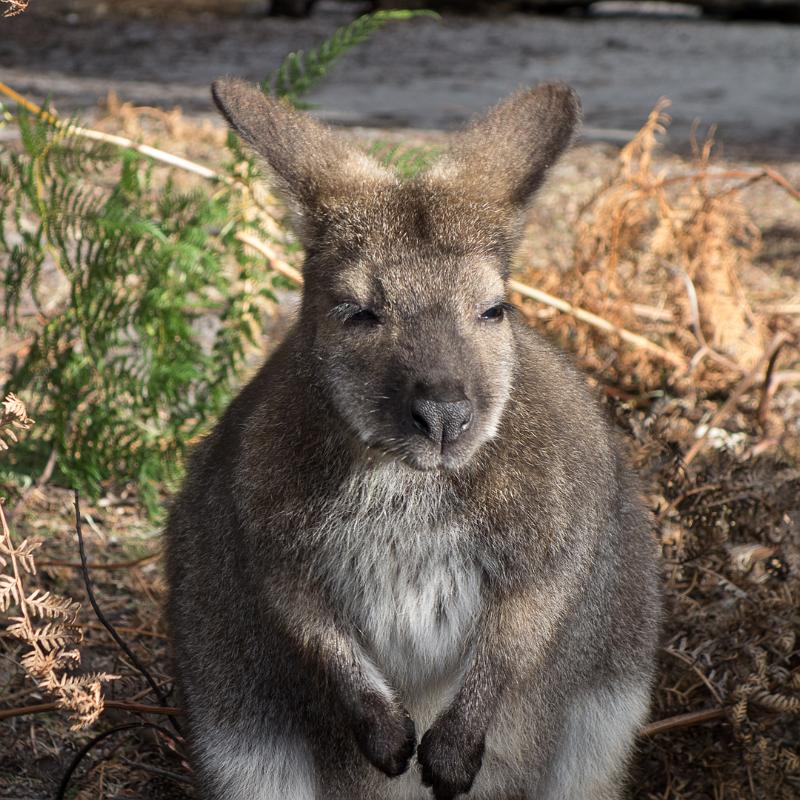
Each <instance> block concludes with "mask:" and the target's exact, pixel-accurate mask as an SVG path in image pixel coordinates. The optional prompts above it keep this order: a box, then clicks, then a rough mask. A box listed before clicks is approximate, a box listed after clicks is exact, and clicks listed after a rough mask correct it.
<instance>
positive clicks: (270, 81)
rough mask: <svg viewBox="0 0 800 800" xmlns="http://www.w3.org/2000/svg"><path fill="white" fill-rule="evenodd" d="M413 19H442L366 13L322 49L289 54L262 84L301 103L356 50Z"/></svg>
mask: <svg viewBox="0 0 800 800" xmlns="http://www.w3.org/2000/svg"><path fill="white" fill-rule="evenodd" d="M413 17H431V18H433V19H439V15H438V14H437V13H436V12H435V11H428V10H425V9H420V10H400V9H398V10H387V11H376V12H374V13H372V14H364V15H363V16H361V17H359V18H358V19H356V20H354V21H353V22H351V23H350V24H349V25H345V26H344V27H342V28H339V29H338V30H337V31H336V32H335V33H334V34H333V36H331V37H330V38H329V39H328V40H326V41H325V42H323V44H321V45H320V46H319V47H317V48H314V49H313V50H309V51H308V52H307V53H306V52H303V51H302V50H298V51H296V52H294V53H289V55H288V56H286V58H285V59H284V60H283V63H282V64H281V65H280V67H278V69H277V70H275V71H274V72H273V73H272V74H271V75H269V77H267V78H266V79H265V80H264V81H262V83H261V88H262V90H263V91H264V92H265V93H266V94H270V95H273V96H275V97H285V98H286V99H287V100H289V101H290V102H292V103H294V104H297V102H298V100H299V99H300V98H301V97H302V96H303V95H305V94H307V93H308V92H309V91H310V90H311V89H312V88H313V87H314V86H315V85H316V84H317V83H319V81H320V80H322V78H324V77H325V75H327V74H328V71H329V70H330V68H331V67H332V66H333V64H334V63H335V62H336V61H337V60H338V59H339V58H341V57H342V56H343V55H344V54H345V53H347V52H348V51H349V50H351V49H352V48H354V47H356V46H357V45H359V44H362V43H363V42H365V41H367V39H369V38H370V37H371V36H372V35H373V34H374V33H375V32H376V31H378V30H380V29H381V28H382V27H383V26H384V25H386V23H388V22H394V21H400V20H408V19H412V18H413Z"/></svg>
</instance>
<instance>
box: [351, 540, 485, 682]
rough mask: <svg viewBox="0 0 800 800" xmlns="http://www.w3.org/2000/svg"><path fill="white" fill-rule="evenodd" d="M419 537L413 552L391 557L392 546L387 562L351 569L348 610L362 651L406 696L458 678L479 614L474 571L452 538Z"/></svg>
mask: <svg viewBox="0 0 800 800" xmlns="http://www.w3.org/2000/svg"><path fill="white" fill-rule="evenodd" d="M376 534H377V535H378V536H379V537H381V535H382V532H381V531H376ZM417 537H418V541H417V542H416V543H415V544H416V546H411V547H406V548H400V552H392V547H391V544H390V545H389V547H388V552H387V553H386V556H385V558H384V559H382V560H380V561H377V562H374V563H372V564H369V565H367V564H362V565H359V566H356V570H355V573H356V574H355V575H354V588H356V587H357V589H356V592H355V594H354V595H353V596H352V597H351V598H350V602H349V605H350V613H351V616H352V619H353V623H354V624H355V625H356V626H357V628H358V630H359V631H360V632H361V634H362V636H363V637H364V644H365V645H366V646H367V647H368V649H369V651H370V652H371V654H372V655H373V657H374V658H375V659H376V661H377V662H378V663H379V665H380V666H381V667H382V668H383V670H384V671H385V673H386V674H387V676H388V677H389V678H390V680H392V681H393V682H394V683H395V685H397V686H398V687H406V688H409V689H419V688H421V687H423V686H425V685H429V684H436V683H438V682H440V681H441V680H443V679H447V678H448V677H450V676H451V675H452V674H454V673H455V672H457V671H458V669H459V666H460V665H461V662H462V658H463V656H464V655H465V652H466V650H467V649H468V646H469V638H470V632H471V630H472V627H473V625H474V622H475V619H476V617H477V615H478V613H479V610H480V609H479V606H480V583H479V577H478V572H477V569H476V568H475V567H474V565H473V564H471V563H470V562H469V560H468V559H467V558H465V557H464V555H463V554H462V553H459V552H458V550H457V549H456V548H455V547H453V545H452V537H453V534H452V533H450V532H444V531H437V530H424V531H418V532H417ZM439 537H441V538H439ZM448 545H449V546H448Z"/></svg>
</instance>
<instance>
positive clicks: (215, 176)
mask: <svg viewBox="0 0 800 800" xmlns="http://www.w3.org/2000/svg"><path fill="white" fill-rule="evenodd" d="M0 93H2V94H4V95H6V97H10V98H11V99H12V100H13V101H14V102H15V103H18V104H19V105H21V106H22V107H23V108H26V109H27V110H28V111H30V112H31V113H32V114H36V115H37V116H41V117H42V118H44V119H46V120H47V121H48V122H50V123H51V124H52V125H55V126H56V127H57V128H60V129H61V130H64V131H66V132H67V133H70V134H74V135H75V136H80V137H82V138H84V139H91V140H92V141H95V142H105V143H106V144H113V145H116V146H117V147H124V148H125V149H126V150H133V151H134V152H136V153H140V154H141V155H143V156H147V157H148V158H152V159H153V160H154V161H160V162H161V163H163V164H168V165H169V166H171V167H178V168H179V169H182V170H185V171H186V172H191V173H193V174H194V175H199V176H200V177H201V178H206V179H208V180H211V181H215V182H220V183H232V182H233V180H232V179H231V178H229V177H228V176H227V175H221V174H220V173H218V172H215V171H214V170H213V169H209V168H208V167H204V166H203V165H202V164H197V163H195V162H194V161H189V159H188V158H182V157H181V156H176V155H173V154H172V153H167V152H166V151H165V150H159V149H158V148H157V147H150V145H147V144H142V143H140V142H135V141H134V140H133V139H128V138H127V137H126V136H117V135H116V134H113V133H104V132H103V131H96V130H93V129H92V128H84V127H82V126H81V125H70V124H69V123H64V122H62V121H61V120H60V119H59V118H58V117H57V116H56V115H55V114H51V113H50V112H49V111H47V110H45V109H43V108H42V107H41V106H38V105H36V103H33V102H31V101H30V100H28V99H27V98H26V97H23V96H22V95H21V94H19V92H15V91H14V90H13V89H12V88H11V87H10V86H7V85H6V84H5V83H3V82H2V81H0Z"/></svg>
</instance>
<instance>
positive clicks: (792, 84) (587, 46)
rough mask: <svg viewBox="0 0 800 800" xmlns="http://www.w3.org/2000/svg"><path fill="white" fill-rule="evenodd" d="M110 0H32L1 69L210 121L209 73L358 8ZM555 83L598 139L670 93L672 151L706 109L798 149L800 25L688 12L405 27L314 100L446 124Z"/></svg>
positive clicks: (269, 63)
mask: <svg viewBox="0 0 800 800" xmlns="http://www.w3.org/2000/svg"><path fill="white" fill-rule="evenodd" d="M123 5H124V3H123ZM170 5H174V4H170ZM177 5H178V6H180V5H181V4H180V3H179V4H177ZM184 5H185V0H184ZM217 5H218V6H219V5H220V4H219V3H218V4H217ZM109 6H111V7H112V8H117V12H118V11H119V6H118V5H117V4H103V3H89V2H88V0H48V1H47V2H42V0H38V2H37V1H36V0H35V1H34V2H32V3H31V7H30V11H29V12H28V13H26V14H23V15H21V16H19V17H16V18H13V19H9V20H2V21H0V78H1V79H2V80H3V81H6V82H8V83H10V84H11V85H12V86H14V87H15V88H16V89H17V90H19V91H22V92H26V93H29V94H31V95H32V96H35V97H39V98H42V97H44V96H46V95H50V96H51V97H52V98H53V100H54V102H55V103H56V105H57V107H58V108H59V109H60V110H62V111H71V110H84V109H85V108H87V107H90V106H92V105H93V104H94V103H96V102H97V100H98V99H99V98H102V97H103V96H105V94H106V93H107V92H108V91H109V90H112V89H113V90H115V91H117V92H118V93H119V94H120V95H121V96H122V97H123V98H124V99H128V100H132V101H134V102H137V103H146V104H156V105H161V106H164V105H167V106H169V105H180V106H182V107H183V109H184V110H185V111H188V112H190V113H192V114H200V115H203V114H207V113H210V101H209V96H208V84H209V82H210V81H211V80H213V79H214V78H216V77H218V76H220V75H224V74H228V73H235V74H241V75H244V76H246V77H248V78H251V79H259V78H261V77H263V76H264V75H265V74H266V73H268V72H269V71H270V70H271V69H272V68H274V67H275V66H277V65H278V64H279V63H280V61H281V59H282V57H283V56H284V55H285V54H286V52H287V51H288V50H290V49H297V48H308V47H310V46H313V45H314V44H315V43H317V42H319V41H320V40H321V39H323V38H324V37H325V36H326V35H328V34H330V33H331V32H332V31H333V30H334V29H335V28H336V27H338V26H339V25H342V24H344V23H346V22H347V21H349V20H350V19H352V18H353V17H354V16H355V14H356V13H357V12H358V10H359V6H358V4H354V3H342V2H333V1H332V0H326V1H323V2H320V3H319V5H318V7H317V10H316V11H315V13H314V15H313V16H312V17H311V18H310V19H307V20H300V21H297V20H285V19H275V18H269V17H266V16H264V15H263V5H262V4H259V3H256V4H255V6H253V5H252V4H251V5H249V6H248V5H244V6H243V4H242V1H241V0H235V2H231V3H229V4H228V6H227V8H228V14H227V15H225V16H214V15H211V14H209V13H207V12H197V13H194V14H190V15H187V14H185V13H184V14H182V15H180V16H177V17H176V16H174V15H173V16H170V17H164V16H163V8H162V12H161V14H160V16H146V15H140V16H139V17H130V16H123V15H120V14H119V13H117V14H116V15H112V14H111V13H109V11H108V8H109ZM232 6H235V7H237V9H238V13H236V14H233V13H230V10H231V7H232ZM194 7H195V8H196V6H194ZM89 9H91V10H89ZM144 9H145V10H146V9H147V7H146V5H145V6H144ZM140 10H141V9H140ZM554 78H556V79H561V80H566V81H568V82H570V83H572V84H573V85H574V86H575V87H576V88H577V89H578V90H579V91H580V93H581V96H582V98H583V102H584V107H585V112H586V124H587V130H586V135H587V137H588V138H589V139H598V138H599V139H605V140H609V141H614V142H618V141H624V140H627V138H629V137H628V136H627V135H626V133H625V131H627V130H635V129H637V128H638V127H639V125H640V124H641V122H642V121H643V119H644V118H645V116H646V115H647V112H648V111H649V109H650V108H651V107H652V105H653V104H654V103H655V101H656V100H657V99H658V98H659V97H660V96H661V95H666V96H668V97H670V98H671V99H672V101H673V108H672V112H673V115H674V118H675V122H674V125H673V127H672V130H671V146H672V147H674V148H675V149H677V150H683V149H685V148H686V146H687V142H688V141H689V137H690V128H691V125H692V123H693V121H694V120H696V119H697V120H700V122H701V124H703V125H709V124H713V123H716V124H718V125H719V139H720V140H721V141H722V142H723V143H724V145H725V147H726V148H727V152H728V154H729V155H736V156H737V157H748V158H752V159H755V160H759V159H772V160H774V159H785V158H788V159H791V158H792V156H796V155H797V154H798V152H799V151H800V115H798V112H797V109H798V101H800V28H798V27H797V26H790V25H780V24H776V23H761V24H758V23H746V22H737V23H731V22H718V21H713V20H705V19H702V20H701V19H697V18H696V17H695V16H693V14H692V13H690V12H688V11H687V12H686V13H685V14H683V15H681V14H680V13H677V14H673V15H670V16H664V15H663V14H662V15H657V14H655V15H654V14H649V15H641V14H640V15H630V14H629V15H608V16H604V17H594V18H589V19H580V18H551V17H539V16H534V15H528V14H516V13H515V14H506V15H496V16H490V17H488V18H487V17H481V18H478V17H467V16H454V15H450V16H446V17H445V18H444V19H443V20H442V21H441V22H436V21H432V20H427V19H420V20H415V21H413V22H411V23H401V24H396V25H394V26H392V27H390V28H387V29H384V30H383V31H381V32H380V33H379V34H378V35H377V36H376V37H375V38H374V39H373V40H372V41H371V42H369V43H367V44H366V45H363V46H362V47H360V48H358V49H357V50H356V51H355V52H353V53H352V54H350V55H349V56H348V57H347V58H346V59H345V60H344V61H343V62H342V63H341V64H340V65H339V66H338V67H337V68H336V69H335V71H334V72H333V74H332V75H331V76H330V78H329V79H328V80H327V81H326V82H325V83H324V85H323V86H322V87H321V88H320V89H319V90H318V91H316V92H315V93H314V95H313V97H312V100H313V101H314V102H315V103H316V104H317V105H318V113H319V114H320V115H321V116H323V117H326V118H328V119H331V120H334V121H337V122H341V123H345V124H350V125H369V126H379V127H413V128H422V129H426V128H428V129H429V128H451V127H454V126H456V125H457V124H459V123H461V122H463V120H464V119H466V118H468V117H470V115H472V114H474V113H475V112H477V111H479V110H480V109H482V108H485V107H486V106H488V105H490V104H491V103H493V102H495V101H496V100H497V99H498V98H499V97H501V96H503V95H504V94H506V93H508V92H510V91H512V90H514V89H515V88H516V87H518V86H520V85H522V84H527V83H533V82H536V81H540V80H545V79H554Z"/></svg>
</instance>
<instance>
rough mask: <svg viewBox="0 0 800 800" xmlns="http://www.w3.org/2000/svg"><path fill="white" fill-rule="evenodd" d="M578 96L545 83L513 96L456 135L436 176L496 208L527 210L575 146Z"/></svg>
mask: <svg viewBox="0 0 800 800" xmlns="http://www.w3.org/2000/svg"><path fill="white" fill-rule="evenodd" d="M580 116H581V109H580V101H579V99H578V95H577V94H576V93H575V92H574V91H573V90H572V89H571V88H570V87H569V86H566V85H565V84H563V83H544V84H541V85H539V86H537V87H535V88H533V89H527V90H524V91H521V92H518V93H517V94H515V95H512V96H511V97H509V98H508V99H507V100H505V101H503V102H502V103H500V104H499V105H498V106H496V107H495V108H493V109H492V110H491V111H490V112H489V113H488V114H486V115H485V116H483V117H481V118H480V119H478V120H477V121H476V122H475V123H474V124H473V125H472V126H471V127H469V128H468V129H467V130H465V131H464V132H462V133H460V134H457V135H456V137H455V139H454V142H453V145H452V147H451V148H450V150H449V151H448V153H447V154H446V155H445V156H444V158H443V159H442V161H441V162H440V164H439V166H438V170H437V168H434V172H437V171H438V172H440V174H442V175H443V176H446V177H448V178H451V179H455V180H457V181H458V182H459V183H461V184H462V185H463V187H464V189H465V190H466V191H468V192H469V193H470V194H473V193H474V195H475V196H476V197H483V198H485V199H487V200H490V201H492V202H495V203H501V204H505V205H509V204H510V205H512V206H514V207H517V208H523V207H524V206H525V205H526V204H527V203H528V202H529V201H530V200H531V198H532V196H533V194H534V192H536V190H537V189H538V188H539V186H540V185H541V184H542V181H543V180H544V178H545V175H546V173H547V170H548V169H549V168H550V167H551V166H552V165H553V164H554V163H555V161H556V160H557V159H558V157H559V156H560V155H561V153H562V152H564V150H566V148H567V147H568V145H569V144H570V142H571V141H572V136H573V133H574V131H575V128H576V126H577V125H578V123H579V121H580Z"/></svg>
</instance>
